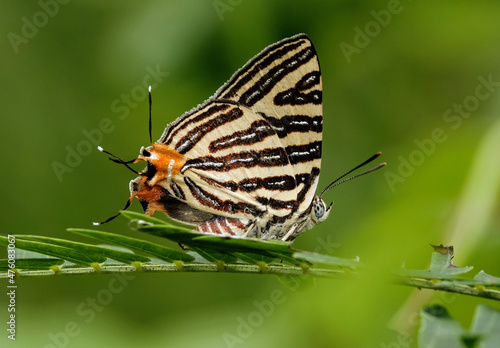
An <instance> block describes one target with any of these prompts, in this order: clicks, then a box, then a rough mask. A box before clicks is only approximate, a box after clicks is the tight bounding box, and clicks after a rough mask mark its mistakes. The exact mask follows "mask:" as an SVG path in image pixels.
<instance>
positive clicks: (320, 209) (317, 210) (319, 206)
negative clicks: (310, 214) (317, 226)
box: [313, 200, 326, 220]
mask: <svg viewBox="0 0 500 348" xmlns="http://www.w3.org/2000/svg"><path fill="white" fill-rule="evenodd" d="M313 209H314V216H316V218H317V219H318V220H319V219H321V217H322V216H323V215H324V214H325V209H326V207H325V203H324V202H323V200H316V201H314V205H313Z"/></svg>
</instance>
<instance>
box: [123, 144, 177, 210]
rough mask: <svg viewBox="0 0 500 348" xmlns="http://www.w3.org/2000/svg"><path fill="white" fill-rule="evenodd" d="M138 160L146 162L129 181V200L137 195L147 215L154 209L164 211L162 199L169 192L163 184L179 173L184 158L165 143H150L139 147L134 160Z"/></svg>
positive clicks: (169, 181)
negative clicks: (141, 169) (137, 174)
mask: <svg viewBox="0 0 500 348" xmlns="http://www.w3.org/2000/svg"><path fill="white" fill-rule="evenodd" d="M140 161H145V162H146V168H145V169H144V170H143V171H142V172H140V173H139V176H138V177H137V178H135V179H134V180H132V181H130V184H129V188H130V200H132V199H133V198H134V197H137V198H138V199H139V202H140V203H141V205H142V207H143V209H144V211H145V212H146V214H148V215H151V214H153V212H154V211H156V210H160V211H164V212H165V209H164V204H163V201H164V200H166V199H167V198H166V197H168V195H169V193H168V191H167V190H166V189H165V188H164V187H163V185H165V184H169V183H171V182H172V180H173V178H174V177H175V176H176V175H179V173H180V170H181V168H182V165H184V162H185V161H184V158H183V156H182V155H181V154H179V153H178V152H176V151H175V150H172V149H170V148H169V147H168V146H167V145H164V144H152V145H151V146H148V147H147V148H144V147H143V148H141V150H140V155H139V157H137V159H136V160H135V162H140Z"/></svg>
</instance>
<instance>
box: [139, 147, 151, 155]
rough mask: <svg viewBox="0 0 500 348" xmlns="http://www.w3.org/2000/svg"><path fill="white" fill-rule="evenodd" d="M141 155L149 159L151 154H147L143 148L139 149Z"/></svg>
mask: <svg viewBox="0 0 500 348" xmlns="http://www.w3.org/2000/svg"><path fill="white" fill-rule="evenodd" d="M141 155H142V156H144V157H151V152H149V151H148V150H146V149H145V148H144V147H143V148H141Z"/></svg>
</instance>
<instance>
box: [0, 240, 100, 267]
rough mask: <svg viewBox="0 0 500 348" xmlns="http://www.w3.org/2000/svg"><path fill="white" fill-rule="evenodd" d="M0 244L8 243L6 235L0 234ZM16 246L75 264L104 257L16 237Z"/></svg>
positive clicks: (87, 264)
mask: <svg viewBox="0 0 500 348" xmlns="http://www.w3.org/2000/svg"><path fill="white" fill-rule="evenodd" d="M0 245H8V239H7V237H4V236H0ZM16 248H19V249H23V250H29V251H34V252H37V253H40V254H44V255H49V256H53V257H55V258H58V259H62V260H66V261H69V262H73V263H75V264H77V265H85V266H91V264H92V263H102V262H104V261H106V257H104V256H102V255H99V254H96V253H92V252H85V251H81V250H74V249H71V248H68V247H64V246H59V245H54V244H49V243H44V242H39V241H30V240H23V239H21V238H19V237H17V238H16Z"/></svg>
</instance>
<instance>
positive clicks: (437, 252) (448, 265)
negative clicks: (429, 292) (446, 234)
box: [396, 244, 474, 280]
mask: <svg viewBox="0 0 500 348" xmlns="http://www.w3.org/2000/svg"><path fill="white" fill-rule="evenodd" d="M431 246H432V247H433V248H434V252H433V253H432V257H431V265H430V267H429V270H412V269H406V268H402V269H399V270H398V271H396V274H398V275H400V276H407V277H414V278H427V279H443V280H454V279H455V277H454V276H456V275H458V274H463V273H467V272H469V271H471V270H472V269H473V268H474V267H471V266H469V267H458V266H455V265H454V264H453V263H452V262H451V260H452V259H453V247H451V246H450V247H445V246H443V245H438V246H436V245H432V244H431Z"/></svg>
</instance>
